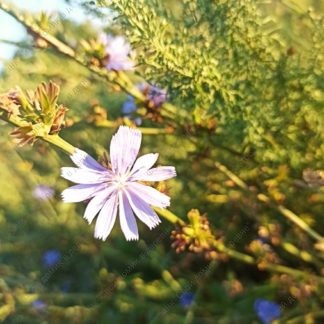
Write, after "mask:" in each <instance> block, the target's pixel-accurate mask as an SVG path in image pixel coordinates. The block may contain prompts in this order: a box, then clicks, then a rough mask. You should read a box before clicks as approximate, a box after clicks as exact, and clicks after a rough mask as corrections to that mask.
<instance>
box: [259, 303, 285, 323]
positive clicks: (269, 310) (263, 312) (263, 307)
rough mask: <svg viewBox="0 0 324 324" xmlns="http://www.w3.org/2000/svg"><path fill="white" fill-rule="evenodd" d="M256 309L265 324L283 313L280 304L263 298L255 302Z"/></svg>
mask: <svg viewBox="0 0 324 324" xmlns="http://www.w3.org/2000/svg"><path fill="white" fill-rule="evenodd" d="M254 310H255V312H256V313H257V315H258V317H259V319H260V320H261V322H262V323H263V324H271V322H272V321H273V320H274V319H276V318H279V317H280V315H281V310H280V306H279V305H278V304H276V303H274V302H272V301H269V300H266V299H261V298H259V299H257V300H256V301H255V302H254Z"/></svg>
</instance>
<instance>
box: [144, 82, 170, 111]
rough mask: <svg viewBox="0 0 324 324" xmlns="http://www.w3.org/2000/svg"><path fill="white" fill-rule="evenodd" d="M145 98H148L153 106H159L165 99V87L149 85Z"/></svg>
mask: <svg viewBox="0 0 324 324" xmlns="http://www.w3.org/2000/svg"><path fill="white" fill-rule="evenodd" d="M147 98H148V100H150V101H151V102H152V103H153V105H154V107H157V108H158V107H160V106H161V105H162V104H163V103H164V102H165V101H166V100H167V92H166V90H165V89H160V88H158V87H154V86H149V89H148V92H147Z"/></svg>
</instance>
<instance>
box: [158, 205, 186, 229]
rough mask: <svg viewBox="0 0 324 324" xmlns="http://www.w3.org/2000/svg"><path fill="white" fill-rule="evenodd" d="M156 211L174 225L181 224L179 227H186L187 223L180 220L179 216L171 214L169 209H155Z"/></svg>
mask: <svg viewBox="0 0 324 324" xmlns="http://www.w3.org/2000/svg"><path fill="white" fill-rule="evenodd" d="M154 210H155V211H156V212H157V213H158V214H159V215H160V216H162V217H163V218H165V219H166V220H167V221H169V222H170V223H172V224H174V225H175V224H179V225H182V226H183V225H185V222H184V221H183V220H182V219H181V218H179V217H178V216H177V215H175V214H173V213H172V212H170V210H168V209H164V208H159V207H154Z"/></svg>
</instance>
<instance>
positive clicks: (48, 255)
mask: <svg viewBox="0 0 324 324" xmlns="http://www.w3.org/2000/svg"><path fill="white" fill-rule="evenodd" d="M61 256H62V255H61V252H60V251H58V250H54V249H53V250H47V251H46V252H45V253H44V254H43V257H42V261H43V266H44V267H45V268H52V267H54V266H55V265H56V264H57V263H58V262H60V260H61Z"/></svg>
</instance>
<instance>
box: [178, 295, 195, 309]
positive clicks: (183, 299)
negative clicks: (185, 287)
mask: <svg viewBox="0 0 324 324" xmlns="http://www.w3.org/2000/svg"><path fill="white" fill-rule="evenodd" d="M194 298H195V295H194V294H193V293H191V292H183V293H182V294H181V295H180V297H179V302H180V305H181V306H182V307H184V308H188V307H190V306H191V304H192V302H193V301H194Z"/></svg>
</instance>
